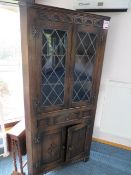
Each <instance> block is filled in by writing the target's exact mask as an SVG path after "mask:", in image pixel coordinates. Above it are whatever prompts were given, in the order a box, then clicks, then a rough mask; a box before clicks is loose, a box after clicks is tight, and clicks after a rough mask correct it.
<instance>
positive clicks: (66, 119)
mask: <svg viewBox="0 0 131 175" xmlns="http://www.w3.org/2000/svg"><path fill="white" fill-rule="evenodd" d="M78 119H80V112H73V113H69V114H67V115H63V116H62V115H60V116H57V117H55V119H54V124H56V125H57V124H63V123H66V122H70V121H74V120H78Z"/></svg>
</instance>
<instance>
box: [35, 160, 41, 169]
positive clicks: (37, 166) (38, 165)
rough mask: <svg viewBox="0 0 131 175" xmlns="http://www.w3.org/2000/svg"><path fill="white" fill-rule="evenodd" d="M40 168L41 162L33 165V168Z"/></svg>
mask: <svg viewBox="0 0 131 175" xmlns="http://www.w3.org/2000/svg"><path fill="white" fill-rule="evenodd" d="M40 166H41V161H38V162H36V163H35V164H34V168H36V169H37V168H39V167H40Z"/></svg>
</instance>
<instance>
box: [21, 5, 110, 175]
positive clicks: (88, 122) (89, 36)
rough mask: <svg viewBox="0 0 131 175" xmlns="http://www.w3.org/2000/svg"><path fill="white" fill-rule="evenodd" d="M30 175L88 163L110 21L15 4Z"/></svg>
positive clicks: (73, 12)
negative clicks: (18, 29)
mask: <svg viewBox="0 0 131 175" xmlns="http://www.w3.org/2000/svg"><path fill="white" fill-rule="evenodd" d="M20 16H21V33H22V35H21V40H22V57H23V76H24V97H25V120H26V142H27V156H28V171H29V174H30V175H38V174H41V173H46V172H48V171H50V170H52V169H54V168H56V167H58V166H60V165H63V164H67V163H72V162H76V161H79V160H84V161H86V160H88V158H89V153H90V145H91V139H92V131H93V124H94V117H95V111H96V104H97V96H98V91H99V83H100V77H101V71H102V62H103V57H104V49H105V42H106V36H107V26H106V23H108V22H109V20H110V18H109V17H104V16H98V15H93V14H88V13H84V12H77V11H72V10H66V9H60V8H55V7H48V6H43V5H37V4H34V5H33V4H32V5H31V4H25V3H22V2H21V3H20Z"/></svg>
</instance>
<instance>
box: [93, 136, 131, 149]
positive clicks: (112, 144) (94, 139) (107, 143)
mask: <svg viewBox="0 0 131 175" xmlns="http://www.w3.org/2000/svg"><path fill="white" fill-rule="evenodd" d="M92 140H93V141H96V142H99V143H103V144H106V145H111V146H115V147H118V148H121V149H125V150H128V151H131V147H128V146H125V145H121V144H118V143H113V142H109V141H106V140H102V139H98V138H95V137H93V139H92Z"/></svg>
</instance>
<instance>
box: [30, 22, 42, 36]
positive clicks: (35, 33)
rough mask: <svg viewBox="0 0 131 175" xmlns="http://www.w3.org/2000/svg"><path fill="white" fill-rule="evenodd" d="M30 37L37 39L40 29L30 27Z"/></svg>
mask: <svg viewBox="0 0 131 175" xmlns="http://www.w3.org/2000/svg"><path fill="white" fill-rule="evenodd" d="M31 30H32V36H33V38H39V35H40V29H39V27H38V26H34V25H33V26H32V29H31Z"/></svg>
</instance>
